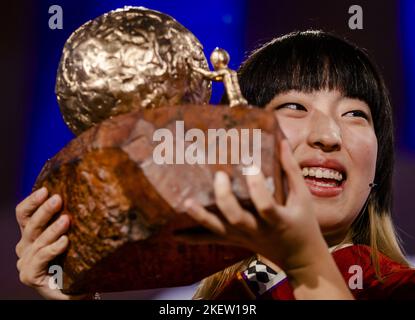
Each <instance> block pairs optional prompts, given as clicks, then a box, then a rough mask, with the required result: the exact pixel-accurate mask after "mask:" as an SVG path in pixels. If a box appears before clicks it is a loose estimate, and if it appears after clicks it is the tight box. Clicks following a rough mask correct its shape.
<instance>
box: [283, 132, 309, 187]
mask: <svg viewBox="0 0 415 320" xmlns="http://www.w3.org/2000/svg"><path fill="white" fill-rule="evenodd" d="M280 146H281V147H280V151H281V155H280V158H281V165H282V168H283V169H284V171H285V173H286V175H287V179H288V188H289V193H290V194H292V193H303V192H304V191H308V189H307V186H306V184H305V182H304V178H303V174H302V172H301V169H300V166H299V165H298V163H297V160H296V159H295V158H294V155H293V153H292V151H291V147H290V145H289V143H288V140H287V139H283V140H281V145H280Z"/></svg>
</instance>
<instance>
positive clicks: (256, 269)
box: [243, 259, 285, 296]
mask: <svg viewBox="0 0 415 320" xmlns="http://www.w3.org/2000/svg"><path fill="white" fill-rule="evenodd" d="M243 277H244V279H245V281H246V283H247V285H248V287H249V288H250V289H251V291H252V292H253V293H254V294H255V295H256V296H260V295H262V294H264V293H265V292H266V291H268V290H269V289H271V288H272V287H274V286H275V285H276V284H278V283H279V282H281V281H282V280H283V279H285V274H284V273H283V272H279V273H277V272H275V271H274V270H273V269H271V268H270V267H268V266H267V265H265V264H264V263H262V262H261V261H258V260H257V259H255V260H254V261H252V262H251V263H250V264H249V266H248V269H246V270H245V271H244V272H243Z"/></svg>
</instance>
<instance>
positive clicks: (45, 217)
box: [22, 194, 62, 242]
mask: <svg viewBox="0 0 415 320" xmlns="http://www.w3.org/2000/svg"><path fill="white" fill-rule="evenodd" d="M61 205H62V199H61V197H60V196H59V195H56V194H55V195H53V196H52V197H50V198H49V199H48V200H47V201H46V202H44V203H43V204H42V205H41V206H40V207H39V209H37V210H36V212H35V213H34V214H33V215H32V217H31V218H30V220H29V222H28V223H27V225H26V227H25V229H24V230H23V235H22V239H23V240H25V241H28V242H32V241H34V240H36V238H37V237H38V236H39V235H40V234H41V233H42V232H43V230H44V228H45V226H46V225H47V224H48V222H49V221H50V219H52V217H53V216H54V215H55V214H56V213H57V212H58V211H59V210H60V208H61Z"/></svg>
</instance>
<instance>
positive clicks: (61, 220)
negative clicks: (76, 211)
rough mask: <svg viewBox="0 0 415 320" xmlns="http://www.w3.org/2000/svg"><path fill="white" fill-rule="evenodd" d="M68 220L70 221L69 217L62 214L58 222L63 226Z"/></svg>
mask: <svg viewBox="0 0 415 320" xmlns="http://www.w3.org/2000/svg"><path fill="white" fill-rule="evenodd" d="M67 221H68V218H67V217H66V216H60V217H59V219H58V224H59V225H60V226H63V225H65V224H66V223H67Z"/></svg>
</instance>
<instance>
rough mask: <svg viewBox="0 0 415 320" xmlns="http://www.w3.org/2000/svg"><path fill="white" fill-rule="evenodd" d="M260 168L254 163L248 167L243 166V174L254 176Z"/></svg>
mask: <svg viewBox="0 0 415 320" xmlns="http://www.w3.org/2000/svg"><path fill="white" fill-rule="evenodd" d="M260 171H261V170H260V169H259V168H258V167H257V166H256V165H254V164H253V165H251V166H250V167H247V168H244V175H247V176H255V175H257V174H258V173H259V172H260Z"/></svg>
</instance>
